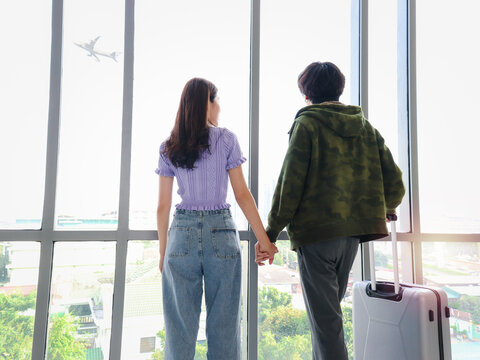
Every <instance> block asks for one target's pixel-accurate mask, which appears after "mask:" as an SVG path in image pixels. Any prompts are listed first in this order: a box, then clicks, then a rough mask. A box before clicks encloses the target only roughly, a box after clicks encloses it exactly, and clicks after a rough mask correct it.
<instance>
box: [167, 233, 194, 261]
mask: <svg viewBox="0 0 480 360" xmlns="http://www.w3.org/2000/svg"><path fill="white" fill-rule="evenodd" d="M190 232H191V229H190V228H188V227H171V228H170V230H169V231H168V242H167V250H166V255H167V256H170V257H182V256H186V255H187V254H188V251H189V248H190Z"/></svg>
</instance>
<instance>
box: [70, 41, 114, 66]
mask: <svg viewBox="0 0 480 360" xmlns="http://www.w3.org/2000/svg"><path fill="white" fill-rule="evenodd" d="M99 38H100V36H97V37H96V38H95V39H93V40H90V42H88V43H86V42H84V43H77V42H73V43H74V44H75V45H77V46H78V47H81V48H82V49H84V50H87V51H88V52H89V53H88V54H87V56H91V57H93V58H95V60H97V61H100V58H99V57H98V56H105V57H108V58H111V59H113V60H115V62H118V61H117V56H118V55H120V54H121V52H119V51H113V52H111V53H107V52H104V51H101V50H95V49H94V48H95V44H96V43H97V41H98V39H99Z"/></svg>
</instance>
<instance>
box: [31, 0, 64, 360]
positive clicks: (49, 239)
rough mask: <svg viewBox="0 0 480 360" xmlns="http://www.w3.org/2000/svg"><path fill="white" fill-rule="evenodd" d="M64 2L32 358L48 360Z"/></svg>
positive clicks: (57, 22) (55, 18)
mask: <svg viewBox="0 0 480 360" xmlns="http://www.w3.org/2000/svg"><path fill="white" fill-rule="evenodd" d="M62 27H63V0H52V44H51V55H50V56H51V57H50V93H49V108H48V133H47V158H46V167H45V192H44V202H43V215H42V228H41V230H40V245H41V247H40V264H39V270H38V283H37V299H36V304H35V323H34V331H33V345H32V359H33V360H43V359H44V358H45V352H46V349H45V348H46V343H47V328H48V306H49V301H50V281H51V277H52V264H53V226H54V221H55V195H56V186H57V169H58V143H59V133H60V99H61V76H62Z"/></svg>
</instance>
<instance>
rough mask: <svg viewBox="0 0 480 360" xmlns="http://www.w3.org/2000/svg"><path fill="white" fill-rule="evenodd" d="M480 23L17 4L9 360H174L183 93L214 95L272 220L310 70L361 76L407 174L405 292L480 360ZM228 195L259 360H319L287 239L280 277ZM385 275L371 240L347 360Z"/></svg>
mask: <svg viewBox="0 0 480 360" xmlns="http://www.w3.org/2000/svg"><path fill="white" fill-rule="evenodd" d="M479 12H480V3H479V2H477V1H475V0H457V1H455V2H452V1H451V0H296V1H287V0H229V1H225V0H174V1H155V0H137V1H135V0H123V1H119V0H102V1H98V0H82V1H73V0H44V1H37V0H25V1H22V2H19V1H9V2H2V3H1V4H0V30H1V33H2V34H5V35H4V36H2V49H3V50H2V57H1V58H0V78H1V79H2V81H1V82H0V98H1V102H0V104H1V105H0V154H1V168H2V176H1V177H0V358H2V359H11V360H23V359H33V360H40V359H42V360H43V359H55V360H57V359H72V360H73V359H86V360H104V359H111V360H120V359H124V360H158V359H164V346H165V328H164V321H163V306H162V285H161V284H162V277H161V273H160V272H159V264H158V262H159V245H158V240H157V232H156V207H157V197H158V176H157V175H156V174H155V169H156V167H157V161H158V154H159V146H160V143H161V142H162V141H163V140H165V139H166V138H167V137H168V136H169V134H170V131H171V129H172V127H173V124H174V121H175V116H176V111H177V108H178V103H179V99H180V95H181V92H182V89H183V86H184V85H185V83H186V82H187V81H188V80H189V79H191V78H193V77H202V78H205V79H208V80H210V81H212V82H213V83H214V84H215V85H216V86H217V88H218V96H219V99H220V106H221V113H220V118H219V126H220V127H225V128H228V129H230V130H231V131H233V132H234V133H235V134H236V135H237V137H238V140H239V143H240V147H241V149H242V151H243V155H244V156H245V157H246V158H247V161H246V163H245V164H243V166H242V167H243V172H244V174H245V176H246V178H247V180H248V185H249V188H250V190H251V193H252V195H253V197H254V199H255V201H256V204H257V206H258V209H259V213H260V216H261V218H262V221H263V223H264V224H266V222H267V217H268V213H269V211H270V207H271V202H272V196H273V192H274V190H275V185H276V182H277V179H278V176H279V172H280V169H281V166H282V162H283V159H284V155H285V152H286V149H287V147H288V141H289V136H288V131H289V130H290V128H291V126H292V122H293V120H294V118H295V114H296V113H297V111H298V110H299V109H301V108H302V107H304V106H306V103H305V98H304V97H303V96H302V94H301V93H300V91H299V88H298V85H297V78H298V75H299V74H300V72H301V71H302V70H303V69H304V68H305V67H306V66H307V65H308V64H310V63H312V62H315V61H330V62H333V63H335V64H336V65H337V66H338V67H339V68H340V69H341V71H342V72H343V73H344V75H345V78H346V84H345V90H344V93H343V95H342V96H341V97H340V101H341V102H342V103H344V104H352V105H359V106H361V107H362V109H363V112H364V114H365V116H366V118H368V121H369V122H370V123H371V124H372V125H373V126H374V127H375V128H376V129H378V130H379V131H380V133H381V134H382V135H383V137H384V138H385V142H386V144H387V146H388V147H389V149H390V150H391V152H392V154H393V157H394V158H395V161H396V162H397V164H398V165H399V167H400V168H401V170H402V174H403V181H404V184H405V185H406V195H405V197H404V199H403V202H402V204H401V205H400V206H399V208H398V209H397V213H398V221H397V222H396V228H397V232H398V236H397V237H398V264H399V277H400V282H401V283H406V284H420V285H425V286H434V287H438V288H441V289H443V290H444V291H445V293H446V294H447V296H448V307H449V309H450V317H449V319H448V321H449V327H448V329H449V330H448V331H449V337H450V342H451V353H452V359H458V360H460V359H462V360H475V359H476V360H480V211H479V208H478V203H480V187H479V186H478V183H479V180H480V167H479V166H478V163H479V162H478V154H479V153H480V145H479V144H480V142H479V141H478V134H479V133H480V118H479V115H478V114H477V113H476V112H475V111H474V109H475V105H474V104H476V103H477V102H478V96H479V95H480V93H479V91H478V84H479V83H480V68H479V67H478V64H479V61H480V50H479V47H478V46H477V45H475V43H477V41H478V39H477V38H478V34H480V23H479V22H478V13H479ZM6 34H8V35H6ZM176 189H177V185H176V184H174V196H173V204H177V203H178V202H179V196H178V195H177V193H176ZM227 201H228V202H229V203H230V204H231V211H232V214H233V217H234V219H235V222H236V225H237V228H238V233H239V237H240V240H241V241H240V243H241V256H242V305H241V306H242V307H241V312H242V317H241V344H242V345H241V358H242V360H247V359H248V360H256V359H260V360H289V359H292V360H293V359H311V358H312V345H311V337H310V330H309V326H308V319H307V314H306V311H305V309H306V308H305V303H304V298H303V295H302V286H301V281H300V275H299V268H298V261H297V256H296V253H295V252H294V251H291V250H290V244H289V240H288V235H287V233H286V231H285V230H284V231H283V232H282V233H281V234H280V238H279V240H278V241H277V246H278V249H279V253H278V254H277V255H276V257H275V260H274V262H273V264H271V265H266V266H262V267H259V266H257V265H256V264H255V250H254V245H255V241H256V239H255V236H254V234H253V231H252V230H251V228H250V227H249V226H248V223H247V221H246V219H245V217H244V215H243V213H242V211H241V209H240V208H239V206H238V205H237V204H236V202H235V197H234V195H233V193H232V189H231V188H229V194H228V198H227ZM171 214H173V212H171ZM389 226H390V225H389ZM372 259H373V260H372ZM370 261H373V263H374V270H375V276H376V278H377V280H379V281H393V278H394V271H393V268H394V258H393V256H392V242H391V237H390V236H389V237H386V238H383V239H380V240H378V241H375V244H374V247H373V250H372V248H370V247H369V246H368V244H364V245H362V246H361V248H360V251H359V252H358V254H357V258H356V260H355V263H354V265H353V268H352V271H351V273H350V278H349V281H348V288H347V291H346V294H345V297H344V299H343V301H342V312H343V322H344V332H345V343H346V347H347V350H348V356H349V359H355V358H357V359H359V358H360V357H359V356H355V346H354V337H355V336H361V335H362V334H354V324H353V314H352V295H353V286H354V284H355V283H358V282H361V281H364V280H368V279H370V278H371V276H372V269H371V268H370V266H369V263H370ZM205 323H206V307H205V304H204V303H203V304H202V313H201V316H200V324H199V332H198V337H197V343H196V355H195V359H207V355H206V354H207V342H206V329H205ZM386 358H390V357H386ZM366 359H367V360H368V357H367V358H366Z"/></svg>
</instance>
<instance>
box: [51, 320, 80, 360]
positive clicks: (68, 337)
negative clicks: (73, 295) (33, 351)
mask: <svg viewBox="0 0 480 360" xmlns="http://www.w3.org/2000/svg"><path fill="white" fill-rule="evenodd" d="M77 328H78V325H77V324H76V323H75V319H74V317H72V316H70V315H63V314H62V315H52V317H51V326H50V331H49V333H48V351H47V359H48V360H83V359H85V350H86V346H85V344H84V343H82V342H80V341H78V339H76V338H75V335H76V333H77Z"/></svg>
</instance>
